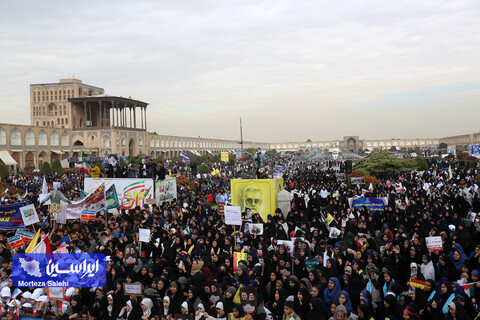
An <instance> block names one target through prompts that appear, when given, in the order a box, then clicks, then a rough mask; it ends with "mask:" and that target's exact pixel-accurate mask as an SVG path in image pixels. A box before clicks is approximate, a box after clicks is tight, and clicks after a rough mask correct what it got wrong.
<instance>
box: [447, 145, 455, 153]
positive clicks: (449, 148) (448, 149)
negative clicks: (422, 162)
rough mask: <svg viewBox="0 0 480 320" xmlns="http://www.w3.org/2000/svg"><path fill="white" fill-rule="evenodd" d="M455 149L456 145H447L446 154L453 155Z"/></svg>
mask: <svg viewBox="0 0 480 320" xmlns="http://www.w3.org/2000/svg"><path fill="white" fill-rule="evenodd" d="M455 150H456V147H455V146H448V147H447V152H448V154H453V155H455V153H456V152H455Z"/></svg>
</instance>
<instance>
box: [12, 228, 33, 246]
mask: <svg viewBox="0 0 480 320" xmlns="http://www.w3.org/2000/svg"><path fill="white" fill-rule="evenodd" d="M15 235H17V236H20V237H22V240H23V242H24V243H25V244H30V242H32V239H33V237H35V233H32V232H28V231H25V230H22V229H18V230H17V232H16V233H15Z"/></svg>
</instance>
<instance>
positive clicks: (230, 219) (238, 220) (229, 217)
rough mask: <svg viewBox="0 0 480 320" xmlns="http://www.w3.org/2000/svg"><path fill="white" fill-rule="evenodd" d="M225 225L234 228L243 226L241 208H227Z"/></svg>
mask: <svg viewBox="0 0 480 320" xmlns="http://www.w3.org/2000/svg"><path fill="white" fill-rule="evenodd" d="M225 224H228V225H232V226H241V225H242V212H241V211H240V207H239V206H225Z"/></svg>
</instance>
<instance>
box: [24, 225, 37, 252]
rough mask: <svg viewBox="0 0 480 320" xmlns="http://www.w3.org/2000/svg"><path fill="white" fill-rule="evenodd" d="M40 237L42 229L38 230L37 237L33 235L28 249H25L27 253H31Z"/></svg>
mask: <svg viewBox="0 0 480 320" xmlns="http://www.w3.org/2000/svg"><path fill="white" fill-rule="evenodd" d="M38 239H40V230H38V231H37V234H36V235H35V237H33V239H32V241H31V242H30V244H29V245H28V247H27V249H25V253H31V252H32V251H33V249H35V247H36V246H37V244H38Z"/></svg>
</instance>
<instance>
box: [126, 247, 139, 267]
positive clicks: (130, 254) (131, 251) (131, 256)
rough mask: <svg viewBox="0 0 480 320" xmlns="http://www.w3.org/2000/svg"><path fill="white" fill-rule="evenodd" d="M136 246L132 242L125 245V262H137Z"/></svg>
mask: <svg viewBox="0 0 480 320" xmlns="http://www.w3.org/2000/svg"><path fill="white" fill-rule="evenodd" d="M137 256H138V252H137V247H135V245H134V244H131V243H130V244H127V245H126V246H125V263H126V264H136V263H137Z"/></svg>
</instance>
